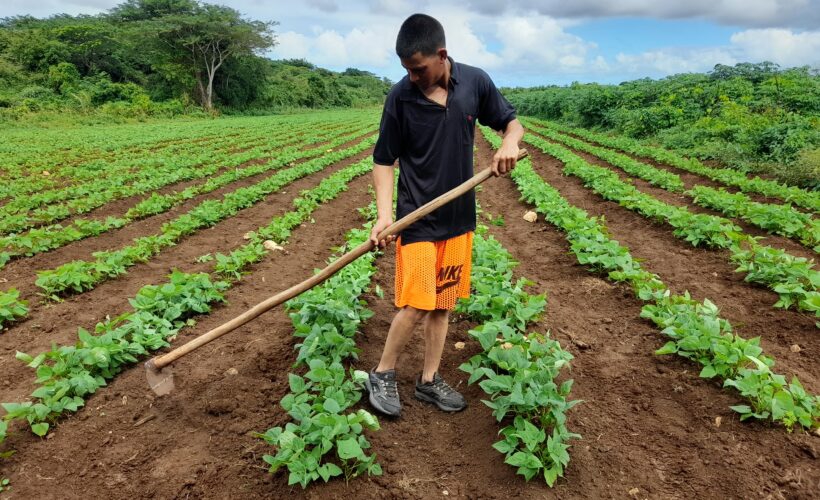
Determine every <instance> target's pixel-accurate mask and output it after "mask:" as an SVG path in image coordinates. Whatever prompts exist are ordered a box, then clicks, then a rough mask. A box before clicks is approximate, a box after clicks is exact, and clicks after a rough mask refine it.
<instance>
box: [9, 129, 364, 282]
mask: <svg viewBox="0 0 820 500" xmlns="http://www.w3.org/2000/svg"><path fill="white" fill-rule="evenodd" d="M360 136H361V132H355V133H354V134H350V135H344V136H341V137H338V138H336V139H334V140H332V141H330V142H329V143H328V144H326V145H325V146H323V148H322V149H319V148H312V149H305V147H304V146H305V143H301V144H298V145H295V146H289V147H286V148H283V149H280V150H279V151H277V153H276V159H274V160H272V161H269V162H266V163H262V164H256V165H252V166H249V167H245V168H242V169H233V170H227V171H226V172H224V173H223V174H221V175H218V176H215V177H210V178H209V179H208V180H206V181H205V182H204V183H202V184H196V185H193V186H189V187H186V188H184V189H181V190H178V191H173V192H170V193H167V194H164V195H160V194H157V193H153V194H152V195H151V196H150V197H148V198H145V199H144V200H142V201H141V202H139V203H138V204H136V205H135V206H133V207H131V208H130V209H129V210H128V211H127V212H126V213H125V214H124V215H123V216H122V217H108V218H106V219H105V220H104V221H103V220H93V219H92V220H85V219H77V220H75V221H74V222H73V223H72V224H71V225H69V226H67V227H62V226H61V225H56V226H52V227H48V228H41V229H35V230H32V231H29V232H28V233H26V234H21V235H13V236H7V237H5V238H0V249H2V250H3V252H0V268H2V266H3V265H4V264H5V262H8V261H9V260H11V259H13V258H15V257H19V256H31V255H34V254H37V253H40V252H45V251H48V250H53V249H55V248H59V247H61V246H63V245H66V244H68V243H70V242H73V241H78V240H81V239H83V238H87V237H89V236H97V235H99V234H102V233H104V232H106V231H109V230H111V229H118V228H121V227H124V226H125V225H127V224H129V223H131V222H133V221H135V220H139V219H142V218H145V217H149V216H153V215H157V214H161V213H163V212H165V211H167V210H170V209H171V208H173V207H174V206H176V205H179V204H181V203H183V202H185V201H187V200H189V199H191V198H194V197H196V196H199V195H202V194H207V193H210V192H212V191H215V190H217V189H219V188H221V187H223V186H226V185H228V184H231V183H233V182H236V181H238V180H241V179H246V178H248V177H252V176H255V175H259V174H261V173H264V172H267V171H270V170H275V169H279V168H281V167H283V166H284V165H288V164H290V163H292V162H294V161H298V160H302V159H308V158H312V157H315V156H318V155H320V154H321V153H323V152H327V149H332V148H335V147H337V146H339V145H341V144H344V143H346V142H349V141H350V140H352V139H356V138H357V137H360ZM325 148H327V149H325ZM217 168H222V167H214V169H217ZM203 170H210V169H203Z"/></svg>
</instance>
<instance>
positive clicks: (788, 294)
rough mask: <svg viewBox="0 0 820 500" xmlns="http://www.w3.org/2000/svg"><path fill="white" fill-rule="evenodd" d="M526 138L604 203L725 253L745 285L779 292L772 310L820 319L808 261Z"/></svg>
mask: <svg viewBox="0 0 820 500" xmlns="http://www.w3.org/2000/svg"><path fill="white" fill-rule="evenodd" d="M526 140H527V142H529V143H531V144H533V145H534V146H536V147H538V148H539V149H541V150H542V151H543V152H545V153H547V154H549V155H551V156H554V157H555V158H558V159H559V160H561V161H562V162H563V163H564V173H565V174H567V175H574V176H576V177H578V178H579V179H581V180H582V181H583V183H584V185H585V186H587V187H590V188H592V190H593V191H594V192H596V193H597V194H598V195H600V196H601V197H603V198H604V199H607V200H612V201H615V202H617V203H618V204H619V205H621V206H623V207H625V208H627V209H629V210H632V211H635V212H637V213H639V214H641V215H643V216H645V217H647V218H649V219H652V220H656V221H662V222H666V223H667V224H669V225H670V226H672V227H673V228H674V231H673V234H674V235H675V236H676V237H678V238H682V239H684V240H685V241H687V242H689V243H691V244H692V245H693V246H701V245H705V246H708V247H710V248H723V249H727V250H729V252H730V253H731V256H730V259H731V260H732V262H734V263H736V264H737V265H738V268H737V269H736V271H737V272H743V273H745V274H746V276H745V277H744V279H745V280H746V281H748V282H752V283H759V284H761V285H765V286H767V287H769V288H770V289H771V290H772V291H774V292H775V293H777V294H778V296H779V300H778V301H777V302H776V303H775V304H774V306H775V307H782V308H784V309H789V308H791V307H795V308H797V309H798V310H801V311H808V312H811V313H814V314H815V315H816V316H818V317H820V291H818V290H820V273H818V272H817V271H816V270H815V269H814V262H813V261H811V260H808V259H806V258H804V257H795V256H793V255H791V254H789V253H788V252H786V251H784V250H782V249H777V248H772V247H770V246H765V245H761V244H760V243H758V242H757V239H756V238H754V237H750V236H748V235H746V234H744V233H743V232H742V230H741V229H740V228H739V227H738V226H736V225H735V224H733V223H732V222H731V221H730V220H728V219H724V218H722V217H717V216H713V215H707V214H693V213H691V212H689V211H688V210H687V209H686V208H685V207H677V206H673V205H669V204H666V203H663V202H661V201H659V200H658V199H656V198H654V197H652V196H649V195H647V194H645V193H642V192H641V191H639V190H637V189H636V188H635V187H634V186H633V185H632V184H629V183H626V182H623V181H622V180H621V179H620V178H619V177H618V175H617V174H616V173H614V172H612V171H611V170H609V169H606V168H603V167H598V166H595V165H590V164H589V163H587V162H586V161H584V160H583V159H582V158H581V157H579V156H578V155H576V154H574V153H572V152H571V151H569V150H568V149H566V148H564V147H562V146H559V145H557V144H554V143H550V142H547V141H545V140H543V139H541V138H539V137H536V136H532V135H528V136H527V138H526ZM818 327H820V325H818Z"/></svg>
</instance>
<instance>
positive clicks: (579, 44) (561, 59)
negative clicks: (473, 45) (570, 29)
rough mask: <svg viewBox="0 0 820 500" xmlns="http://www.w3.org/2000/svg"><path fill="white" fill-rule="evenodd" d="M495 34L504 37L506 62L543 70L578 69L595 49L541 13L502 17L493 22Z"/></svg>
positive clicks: (503, 51)
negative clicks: (539, 14)
mask: <svg viewBox="0 0 820 500" xmlns="http://www.w3.org/2000/svg"><path fill="white" fill-rule="evenodd" d="M496 37H497V38H498V39H499V40H503V44H504V47H503V49H502V51H501V54H502V56H503V59H504V61H505V63H506V65H508V66H510V67H514V66H519V67H522V68H532V69H535V68H537V69H538V71H541V72H544V73H549V72H555V71H557V72H564V71H577V70H578V68H579V67H581V66H583V65H584V63H585V62H586V60H587V56H588V55H589V53H590V52H591V51H593V50H594V49H595V48H596V45H595V44H594V43H592V42H588V41H586V40H584V39H582V38H581V37H578V36H576V35H573V34H570V33H567V32H565V31H564V28H563V27H562V25H561V23H560V22H558V21H557V20H556V19H552V18H549V17H544V16H530V17H528V18H524V17H502V18H501V19H499V20H498V21H497V24H496Z"/></svg>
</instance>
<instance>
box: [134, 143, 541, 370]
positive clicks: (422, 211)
mask: <svg viewBox="0 0 820 500" xmlns="http://www.w3.org/2000/svg"><path fill="white" fill-rule="evenodd" d="M527 154H528V153H527V150H526V149H520V150H519V151H518V159H519V160H521V159H522V158H525V157H526V156H527ZM492 175H493V174H492V171H491V170H490V169H489V168H486V169H484V170H482V171H481V172H479V173H478V174H476V175H474V176H473V178H472V179H470V180H468V181H466V182H464V183H462V184H461V185H459V186H457V187H455V188H453V189H452V190H450V191H448V192H446V193H444V194H442V195H441V196H439V197H438V198H436V199H434V200H432V201H430V202H429V203H426V204H425V205H422V206H421V207H419V208H417V209H416V210H414V211H412V212H411V213H409V214H407V215H406V216H405V217H402V218H401V219H399V220H397V221H396V222H394V223H393V224H391V225H390V226H388V227H387V228H386V229H385V230H384V231H382V232H381V233H379V235H378V237H377V238H378V240H379V241H381V240H382V239H384V238H386V237H387V236H392V235H395V234H399V233H400V232H402V231H403V230H404V229H405V228H407V227H408V226H410V225H411V224H413V223H414V222H416V221H418V220H419V219H421V218H422V217H424V216H426V215H428V214H429V213H430V212H432V211H434V210H436V209H437V208H439V207H441V206H442V205H446V204H447V203H450V202H451V201H453V200H454V199H456V198H458V197H459V196H461V195H463V194H464V193H466V192H468V191H470V190H471V189H473V188H475V187H476V186H477V185H479V184H481V183H482V182H484V181H486V180H487V179H488V178H490V176H492ZM374 246H375V245H374V244H373V242H372V241H370V240H369V239H368V240H367V241H365V242H364V243H362V244H361V245H359V246H357V247H356V248H354V249H353V250H351V251H349V252H347V253H346V254H344V255H342V256H341V257H339V259H337V260H335V261H333V263H331V264H330V265H328V266H327V267H325V268H324V269H322V270H321V271H320V272H319V273H317V274H314V275H313V276H311V277H310V278H308V279H306V280H305V281H303V282H301V283H299V284H297V285H294V286H292V287H290V288H288V289H287V290H283V291H281V292H279V293H277V294H276V295H274V296H273V297H270V298H268V299H266V300H264V301H262V302H260V303H258V304H256V305H255V306H253V307H252V308H250V309H248V310H247V311H245V312H244V313H242V314H240V315H239V316H237V317H235V318H234V319H232V320H230V321H228V322H227V323H223V324H222V325H220V326H218V327H216V328H214V329H213V330H211V331H209V332H207V333H203V334H202V335H200V336H199V337H197V338H195V339H193V340H191V341H189V342H188V343H186V344H183V345H181V346H179V347H177V348H176V349H174V350H173V351H171V352H169V353H167V354H163V355H162V356H157V357H154V358H151V359H150V360H148V361H147V362H146V363H145V365H146V367H147V368H148V369H152V370H159V369H161V368H162V367H164V366H167V365H169V364H171V363H173V362H174V361H176V360H177V359H179V358H181V357H182V356H184V355H186V354H188V353H189V352H191V351H193V350H195V349H197V348H199V347H202V346H203V345H205V344H207V343H208V342H210V341H212V340H214V339H217V338H219V337H221V336H222V335H225V334H226V333H228V332H230V331H232V330H235V329H237V328H239V327H240V326H242V325H244V324H245V323H247V322H249V321H251V320H252V319H254V318H256V317H257V316H259V315H261V314H262V313H264V312H266V311H267V310H268V309H272V308H274V307H276V306H278V305H279V304H281V303H282V302H286V301H288V300H290V299H292V298H293V297H296V296H297V295H299V294H301V293H304V292H306V291H307V290H310V289H311V288H313V287H315V286H316V285H318V284H320V283H322V282H324V281H325V280H327V279H328V278H330V277H331V276H333V275H334V274H336V273H337V272H339V271H340V270H341V269H342V268H343V267H345V266H346V265H348V264H350V263H351V262H353V261H354V260H356V259H358V258H359V257H361V256H362V255H364V254H366V253H367V252H369V251H371V250H373V248H374Z"/></svg>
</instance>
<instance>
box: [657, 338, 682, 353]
mask: <svg viewBox="0 0 820 500" xmlns="http://www.w3.org/2000/svg"><path fill="white" fill-rule="evenodd" d="M676 352H678V344H677V343H676V342H673V341H669V342H667V343H666V344H664V345H663V347H661V348H660V349H658V350H657V351H655V354H657V355H663V354H675V353H676Z"/></svg>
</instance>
